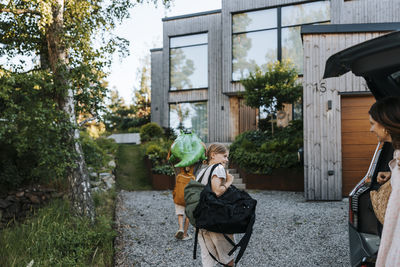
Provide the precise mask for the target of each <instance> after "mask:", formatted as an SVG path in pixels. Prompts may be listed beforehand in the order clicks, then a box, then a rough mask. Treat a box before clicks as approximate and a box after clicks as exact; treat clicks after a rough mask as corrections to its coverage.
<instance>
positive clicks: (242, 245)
mask: <svg viewBox="0 0 400 267" xmlns="http://www.w3.org/2000/svg"><path fill="white" fill-rule="evenodd" d="M255 221H256V215H255V214H253V215H252V216H251V219H250V221H249V224H248V225H247V228H246V233H245V234H244V236H243V237H242V239H240V241H239V243H237V245H236V246H234V247H233V248H232V250H231V251H229V253H228V255H229V256H230V255H232V253H233V252H235V250H236V249H237V248H238V247H240V250H239V253H238V255H237V256H236V260H235V263H238V262H239V260H240V259H241V258H242V256H243V253H244V251H245V250H246V248H247V245H248V244H249V241H250V237H251V234H252V232H253V225H254V222H255Z"/></svg>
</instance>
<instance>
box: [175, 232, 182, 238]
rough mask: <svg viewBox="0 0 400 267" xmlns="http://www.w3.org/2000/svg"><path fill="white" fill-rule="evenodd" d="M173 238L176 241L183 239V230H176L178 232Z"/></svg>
mask: <svg viewBox="0 0 400 267" xmlns="http://www.w3.org/2000/svg"><path fill="white" fill-rule="evenodd" d="M175 237H176V238H177V239H183V230H178V232H176V234H175Z"/></svg>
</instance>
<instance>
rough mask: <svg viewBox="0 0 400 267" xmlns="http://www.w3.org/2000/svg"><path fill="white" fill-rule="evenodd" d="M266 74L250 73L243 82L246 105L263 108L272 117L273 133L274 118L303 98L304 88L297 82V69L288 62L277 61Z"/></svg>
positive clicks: (261, 72) (270, 65) (259, 72)
mask: <svg viewBox="0 0 400 267" xmlns="http://www.w3.org/2000/svg"><path fill="white" fill-rule="evenodd" d="M267 68H268V70H267V71H266V72H265V73H264V72H263V71H261V70H260V69H258V70H256V71H255V72H254V73H250V75H249V77H248V78H247V79H244V80H241V83H242V84H243V86H244V88H245V91H244V93H243V95H244V99H245V101H246V105H248V106H250V107H253V108H263V109H264V111H265V112H267V113H269V115H270V117H271V124H272V133H273V117H274V116H275V115H276V112H277V111H278V110H280V109H282V107H283V104H285V103H293V102H295V101H297V100H299V99H300V98H301V96H302V92H303V87H302V86H301V84H299V83H298V82H297V81H296V80H297V77H298V74H297V71H296V68H295V67H294V66H293V64H291V63H290V62H288V61H282V62H279V61H276V62H274V63H270V64H268V66H267Z"/></svg>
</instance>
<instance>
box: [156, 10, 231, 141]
mask: <svg viewBox="0 0 400 267" xmlns="http://www.w3.org/2000/svg"><path fill="white" fill-rule="evenodd" d="M163 25H164V26H163V27H164V29H163V34H164V35H163V42H164V46H163V48H164V51H163V73H165V74H166V77H165V78H164V84H163V88H164V90H165V92H166V94H167V95H166V96H165V98H164V99H169V101H170V102H175V101H176V100H179V101H186V100H188V101H203V100H204V99H205V97H206V98H207V100H208V101H207V103H208V104H207V108H208V131H209V135H208V136H209V137H208V138H209V140H206V141H208V142H229V141H231V136H230V132H229V131H228V129H229V114H230V112H229V97H228V96H226V95H224V94H222V63H221V54H222V40H221V32H222V29H221V13H214V14H208V15H202V16H195V17H188V18H181V19H175V20H167V21H164V23H163ZM201 32H207V33H208V92H207V96H206V95H205V94H204V92H203V90H199V91H197V90H192V91H191V92H182V93H176V92H170V93H168V90H169V38H170V37H173V36H178V35H187V34H195V33H201ZM168 94H169V97H168ZM168 112H169V111H168V108H165V109H164V113H165V114H166V116H167V118H165V120H166V121H168V116H169V114H168Z"/></svg>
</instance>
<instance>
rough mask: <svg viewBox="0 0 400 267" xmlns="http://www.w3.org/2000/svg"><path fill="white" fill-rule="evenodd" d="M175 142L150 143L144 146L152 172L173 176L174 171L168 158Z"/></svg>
mask: <svg viewBox="0 0 400 267" xmlns="http://www.w3.org/2000/svg"><path fill="white" fill-rule="evenodd" d="M172 142H173V140H163V139H161V140H159V141H150V142H147V143H145V144H142V148H143V149H144V151H145V155H146V156H147V157H148V158H149V159H150V160H151V163H152V165H153V168H152V170H151V171H152V172H153V173H158V174H166V175H173V173H174V169H173V167H172V166H171V165H170V164H169V163H168V161H167V156H168V151H169V149H170V147H171V144H172Z"/></svg>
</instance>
